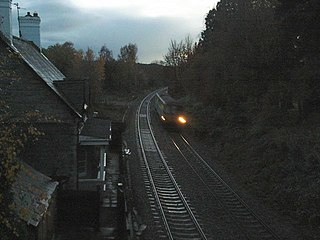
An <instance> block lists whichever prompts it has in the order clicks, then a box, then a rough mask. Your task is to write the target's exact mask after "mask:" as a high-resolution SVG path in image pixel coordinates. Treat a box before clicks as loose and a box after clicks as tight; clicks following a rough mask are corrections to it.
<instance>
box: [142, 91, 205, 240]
mask: <svg viewBox="0 0 320 240" xmlns="http://www.w3.org/2000/svg"><path fill="white" fill-rule="evenodd" d="M154 94H155V92H153V93H151V94H149V95H148V96H147V97H146V98H145V99H144V100H143V101H142V102H141V104H140V106H139V108H138V111H137V117H136V119H137V141H138V143H139V145H140V147H141V158H142V164H143V167H144V169H145V172H144V179H145V185H146V186H147V188H148V189H149V190H150V193H149V195H150V196H149V197H150V201H152V207H153V211H154V215H156V217H159V223H160V224H161V225H162V226H163V229H164V230H163V231H160V232H159V233H158V236H157V237H158V238H160V239H161V238H163V239H181V240H188V239H193V240H197V239H199V240H200V239H207V237H206V235H205V233H204V231H203V230H202V227H201V225H200V224H199V222H198V220H197V218H196V216H195V215H196V214H195V213H194V212H193V210H192V207H190V205H189V204H188V201H187V200H186V198H185V197H184V195H183V193H182V192H181V191H180V188H179V186H178V184H177V182H176V181H175V178H174V176H173V175H172V173H171V171H170V168H169V166H168V165H167V163H166V161H165V159H164V157H163V155H162V153H161V151H160V149H159V147H158V145H157V142H156V140H155V137H154V135H153V132H152V129H151V124H150V112H149V105H150V101H151V99H152V98H153V96H154Z"/></svg>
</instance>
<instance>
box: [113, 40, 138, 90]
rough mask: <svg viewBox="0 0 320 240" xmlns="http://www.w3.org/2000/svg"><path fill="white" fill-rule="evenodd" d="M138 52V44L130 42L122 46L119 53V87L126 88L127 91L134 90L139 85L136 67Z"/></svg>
mask: <svg viewBox="0 0 320 240" xmlns="http://www.w3.org/2000/svg"><path fill="white" fill-rule="evenodd" d="M137 53H138V47H137V45H136V44H132V43H129V44H128V45H125V46H123V47H121V48H120V54H119V55H118V63H117V76H118V80H117V81H118V82H119V84H118V85H119V87H120V88H125V89H126V90H127V91H131V90H134V89H136V88H137V87H138V86H139V82H138V79H137V69H136V61H137V59H138V57H137Z"/></svg>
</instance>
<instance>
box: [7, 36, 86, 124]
mask: <svg viewBox="0 0 320 240" xmlns="http://www.w3.org/2000/svg"><path fill="white" fill-rule="evenodd" d="M12 43H13V46H10V47H12V48H13V49H14V50H15V51H16V52H17V53H19V54H20V55H21V57H22V59H23V60H24V61H25V63H26V64H28V65H29V67H31V68H32V69H33V71H34V72H35V73H36V74H37V75H38V76H39V77H40V78H41V79H43V81H44V82H45V83H46V84H47V85H48V86H49V87H50V88H51V89H52V90H53V91H54V92H55V93H56V94H57V95H58V97H59V98H60V99H62V101H64V102H65V104H66V105H67V106H68V107H69V108H71V110H72V111H73V112H74V113H75V114H76V115H77V116H78V117H80V118H81V114H80V113H79V112H78V111H77V110H76V108H75V107H74V106H73V105H72V104H71V103H70V102H69V100H68V99H67V98H66V97H65V96H64V95H63V94H62V92H61V91H60V90H59V89H58V88H57V87H56V86H55V85H54V81H64V79H65V76H64V75H63V74H62V73H61V72H60V71H59V70H58V69H57V68H56V67H55V66H54V65H53V64H52V63H51V62H50V60H49V59H48V58H47V57H46V56H45V55H43V54H42V53H41V52H40V51H39V49H38V47H37V46H36V45H34V44H33V43H32V42H29V41H26V40H23V39H21V38H18V37H15V36H13V39H12Z"/></svg>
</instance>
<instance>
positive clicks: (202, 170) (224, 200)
mask: <svg viewBox="0 0 320 240" xmlns="http://www.w3.org/2000/svg"><path fill="white" fill-rule="evenodd" d="M170 138H171V141H172V143H173V144H174V146H175V147H176V149H177V150H178V151H179V152H180V154H181V156H182V157H183V159H184V160H185V162H186V163H187V164H188V165H189V166H190V168H191V169H192V170H193V171H194V173H195V175H196V176H197V177H198V178H199V179H200V180H201V182H202V183H203V189H205V190H204V191H209V192H210V194H212V195H213V197H214V198H215V199H216V200H217V201H219V204H220V205H221V206H222V208H223V209H224V210H225V211H226V213H227V214H228V215H229V216H230V217H231V218H232V219H233V221H234V222H235V223H236V224H237V226H238V227H239V229H240V230H241V232H243V233H244V235H245V236H246V238H247V239H259V240H264V239H268V240H269V239H278V240H280V239H281V238H280V237H279V236H278V235H277V234H276V233H275V232H274V231H273V230H272V229H271V228H270V227H269V226H268V225H267V224H265V223H264V222H263V221H262V220H261V218H260V217H259V216H258V215H257V214H255V212H254V211H253V210H252V209H251V208H250V207H249V206H248V205H247V204H246V203H245V202H244V201H243V200H242V199H241V197H240V196H239V195H238V194H237V193H236V192H235V191H234V190H233V189H232V188H231V187H230V186H229V185H228V184H227V183H226V182H225V181H224V180H223V179H222V178H221V177H220V176H219V174H218V173H217V172H216V171H215V170H214V169H213V168H212V167H211V166H210V165H209V164H208V163H207V162H206V161H205V160H204V159H203V158H202V157H201V156H200V154H199V153H198V152H197V151H196V150H195V149H194V148H193V147H192V146H191V144H190V143H189V142H188V141H187V139H186V138H185V137H184V136H183V135H182V134H170Z"/></svg>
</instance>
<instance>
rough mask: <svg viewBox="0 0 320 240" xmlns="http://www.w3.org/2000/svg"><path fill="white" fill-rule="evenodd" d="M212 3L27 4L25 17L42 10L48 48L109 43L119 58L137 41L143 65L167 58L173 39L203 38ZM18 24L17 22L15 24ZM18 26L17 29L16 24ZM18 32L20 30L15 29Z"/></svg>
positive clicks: (37, 0) (115, 0) (39, 0)
mask: <svg viewBox="0 0 320 240" xmlns="http://www.w3.org/2000/svg"><path fill="white" fill-rule="evenodd" d="M213 2H215V1H212V0H201V4H200V3H199V0H162V1H154V0H148V1H146V0H134V1H128V0H108V1H106V0H104V1H102V0H90V1H87V0H70V1H65V0H50V1H43V0H29V1H26V0H24V1H23V2H21V4H20V5H21V7H22V8H26V9H21V15H24V14H25V13H26V11H30V12H33V11H37V12H38V13H39V16H40V17H41V41H42V46H43V47H45V48H46V47H48V46H49V45H53V44H55V43H64V42H66V41H71V42H73V43H74V46H75V47H76V48H79V49H83V50H86V49H87V48H88V47H90V48H92V49H93V50H94V51H95V52H98V51H99V50H100V48H101V46H103V45H106V46H107V47H108V48H109V49H110V50H112V51H113V53H114V55H115V57H116V56H117V55H118V52H119V49H120V48H121V47H122V46H124V45H126V44H128V43H136V44H137V46H138V58H139V61H141V62H151V61H153V60H161V59H163V55H165V54H166V52H167V49H168V46H169V44H170V40H177V41H180V40H182V39H184V38H185V36H186V35H188V34H190V35H191V37H192V38H193V39H194V40H198V37H199V35H200V33H201V31H202V30H203V29H204V19H205V16H206V14H207V12H208V11H209V10H210V9H212V7H213V6H212V5H213ZM16 25H17V24H16ZM15 28H17V26H15ZM16 32H17V30H16Z"/></svg>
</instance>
